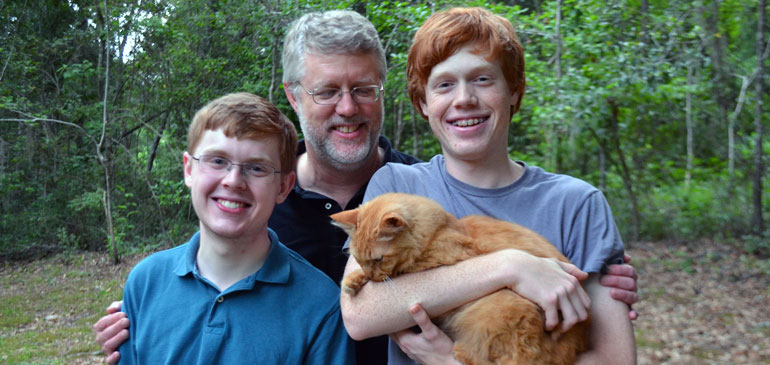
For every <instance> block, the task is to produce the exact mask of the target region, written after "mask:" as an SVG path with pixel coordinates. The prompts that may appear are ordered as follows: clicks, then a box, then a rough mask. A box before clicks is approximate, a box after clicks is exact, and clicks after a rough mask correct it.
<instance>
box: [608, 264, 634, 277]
mask: <svg viewBox="0 0 770 365" xmlns="http://www.w3.org/2000/svg"><path fill="white" fill-rule="evenodd" d="M607 275H618V276H625V277H629V278H633V279H636V270H634V267H633V266H631V265H628V264H623V265H610V266H608V267H607Z"/></svg>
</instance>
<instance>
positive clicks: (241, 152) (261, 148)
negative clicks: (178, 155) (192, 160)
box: [191, 129, 279, 162]
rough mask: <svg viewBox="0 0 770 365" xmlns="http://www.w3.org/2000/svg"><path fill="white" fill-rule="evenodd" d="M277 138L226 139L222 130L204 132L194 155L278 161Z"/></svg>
mask: <svg viewBox="0 0 770 365" xmlns="http://www.w3.org/2000/svg"><path fill="white" fill-rule="evenodd" d="M278 145H279V142H278V136H272V135H271V136H264V137H261V138H256V139H252V138H249V139H246V138H243V139H237V138H235V137H228V136H226V135H225V133H224V132H223V131H222V129H216V130H210V129H209V130H206V131H204V132H203V134H202V135H201V137H200V140H199V142H198V146H197V147H196V148H195V151H191V152H192V153H193V154H195V155H202V154H211V153H217V154H219V155H221V156H222V157H228V158H234V159H238V160H239V161H240V160H249V159H260V160H271V161H276V162H277V161H279V151H278V147H279V146H278Z"/></svg>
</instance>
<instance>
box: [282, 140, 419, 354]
mask: <svg viewBox="0 0 770 365" xmlns="http://www.w3.org/2000/svg"><path fill="white" fill-rule="evenodd" d="M378 144H379V146H380V147H382V149H383V150H385V159H384V160H385V162H398V163H403V164H407V165H412V164H415V163H418V162H421V161H420V160H418V159H417V158H415V157H412V156H410V155H407V154H405V153H401V152H398V151H394V150H393V148H392V147H391V145H390V141H388V139H387V138H385V137H384V136H380V138H379V142H378ZM306 150H307V149H306V147H305V141H304V140H302V141H299V145H298V148H297V155H298V156H299V155H301V154H303V153H305V151H306ZM297 181H299V179H298V180H297ZM365 192H366V185H364V186H362V187H361V189H359V190H358V192H357V193H356V195H355V196H353V198H352V199H350V202H348V205H347V206H346V207H341V206H340V205H339V204H337V202H336V201H334V199H331V198H329V197H326V196H324V195H321V194H318V193H316V192H313V191H309V190H305V189H302V188H301V187H300V186H299V184H298V183H295V184H294V189H292V191H291V192H290V193H289V196H288V197H287V198H286V201H284V202H283V203H281V204H279V205H277V206H276V207H275V210H274V211H273V214H272V215H271V216H270V221H269V222H268V226H270V228H272V229H273V230H274V231H275V232H276V233H277V234H278V238H279V239H280V240H281V242H282V243H283V244H284V245H286V246H287V247H289V248H290V249H292V250H294V251H296V252H297V253H299V254H300V255H302V257H304V258H305V259H306V260H308V261H310V263H311V264H313V266H315V267H317V268H318V269H320V270H321V271H323V272H324V273H326V275H328V276H329V277H331V278H332V280H334V281H335V282H336V283H337V285H339V283H340V281H341V280H342V274H343V273H344V271H345V264H346V263H347V261H348V257H347V255H346V254H345V253H343V251H342V246H343V245H344V244H345V240H346V239H347V234H345V232H344V231H343V230H341V229H339V228H337V227H335V226H332V225H331V223H330V222H331V219H330V218H329V215H331V214H334V213H338V212H341V211H343V210H348V209H354V208H357V207H358V206H359V205H361V202H362V201H363V199H364V193H365ZM311 300H312V298H311ZM287 305H291V303H287ZM387 339H388V337H387V336H380V337H375V338H371V339H368V340H364V341H360V342H356V359H357V361H358V363H359V364H385V363H386V362H387V353H388V351H387V350H388V340H387Z"/></svg>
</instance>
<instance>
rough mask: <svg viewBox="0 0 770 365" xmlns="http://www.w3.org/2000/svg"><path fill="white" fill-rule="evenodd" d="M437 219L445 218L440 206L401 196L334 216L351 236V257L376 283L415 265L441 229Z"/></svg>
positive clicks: (388, 196) (386, 196)
mask: <svg viewBox="0 0 770 365" xmlns="http://www.w3.org/2000/svg"><path fill="white" fill-rule="evenodd" d="M436 217H445V212H444V211H443V209H442V208H441V206H440V205H438V204H437V203H436V202H434V201H432V200H430V199H427V198H424V197H419V196H414V195H408V194H400V193H388V194H383V195H380V196H378V197H377V198H375V199H372V200H371V201H369V202H367V203H366V204H363V205H361V206H360V207H359V208H357V209H353V210H348V211H344V212H340V213H337V214H333V215H332V216H331V218H332V219H334V220H335V221H336V222H334V223H333V224H335V225H337V226H338V227H340V228H342V229H343V230H345V232H346V233H347V234H348V235H349V236H350V254H351V255H353V257H355V259H356V261H357V262H358V264H359V265H361V269H362V270H363V271H364V273H366V275H367V276H368V277H370V278H371V279H372V280H375V281H382V280H384V279H386V278H387V277H389V276H393V275H394V274H399V273H400V271H399V267H401V266H403V265H410V264H411V263H412V262H413V261H414V259H415V257H416V256H418V255H419V254H420V252H421V248H422V244H423V240H424V239H425V238H426V237H430V236H431V235H432V232H434V231H435V230H436V228H437V227H438V226H439V225H440V224H439V222H437V218H436ZM439 219H445V218H439Z"/></svg>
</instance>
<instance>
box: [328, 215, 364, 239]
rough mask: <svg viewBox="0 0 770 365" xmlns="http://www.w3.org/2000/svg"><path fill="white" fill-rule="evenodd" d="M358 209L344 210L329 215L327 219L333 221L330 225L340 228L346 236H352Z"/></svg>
mask: <svg viewBox="0 0 770 365" xmlns="http://www.w3.org/2000/svg"><path fill="white" fill-rule="evenodd" d="M358 209H359V208H356V209H351V210H346V211H344V212H339V213H335V214H332V215H330V216H329V217H330V218H331V219H333V221H332V222H331V223H332V225H335V226H337V227H340V228H342V230H343V231H345V233H347V234H348V236H352V235H353V232H354V231H355V229H356V222H358Z"/></svg>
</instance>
